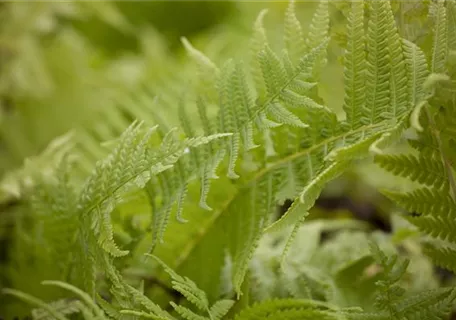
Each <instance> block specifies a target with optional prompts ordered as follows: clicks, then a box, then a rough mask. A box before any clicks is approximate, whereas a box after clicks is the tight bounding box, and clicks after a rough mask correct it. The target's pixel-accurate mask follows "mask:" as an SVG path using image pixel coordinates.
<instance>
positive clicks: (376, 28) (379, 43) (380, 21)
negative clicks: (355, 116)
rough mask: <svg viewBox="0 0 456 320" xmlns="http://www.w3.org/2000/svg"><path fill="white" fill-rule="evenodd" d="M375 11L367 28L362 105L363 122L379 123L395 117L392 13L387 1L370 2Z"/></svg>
mask: <svg viewBox="0 0 456 320" xmlns="http://www.w3.org/2000/svg"><path fill="white" fill-rule="evenodd" d="M369 5H370V9H371V10H370V11H369V12H370V13H371V14H372V16H371V18H370V19H369V23H368V31H367V50H368V53H367V74H366V105H365V107H364V109H363V118H362V123H364V124H367V123H376V122H379V121H381V120H384V119H388V118H391V117H392V114H391V113H390V112H389V110H388V106H389V105H390V97H389V88H390V85H389V78H390V70H391V62H390V56H389V50H388V30H389V29H392V28H394V26H392V25H391V19H389V16H390V15H392V12H391V10H389V9H390V8H389V5H388V4H387V1H375V2H370V3H369Z"/></svg>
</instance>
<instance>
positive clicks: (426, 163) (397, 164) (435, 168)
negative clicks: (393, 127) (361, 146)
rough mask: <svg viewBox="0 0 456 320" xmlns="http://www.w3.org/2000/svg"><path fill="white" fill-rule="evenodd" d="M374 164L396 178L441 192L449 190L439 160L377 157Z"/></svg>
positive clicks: (401, 155) (412, 157)
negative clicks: (402, 178)
mask: <svg viewBox="0 0 456 320" xmlns="http://www.w3.org/2000/svg"><path fill="white" fill-rule="evenodd" d="M375 162H376V163H377V164H378V165H379V166H380V167H382V168H384V169H385V170H387V171H389V172H391V173H392V174H394V175H396V176H400V177H404V178H408V179H410V180H411V181H416V182H418V183H421V184H424V185H426V186H428V187H434V188H436V189H441V190H442V192H447V191H448V190H449V185H448V179H447V177H446V175H445V174H444V167H443V164H442V161H441V160H440V159H435V158H429V157H424V156H419V157H417V156H414V155H406V154H399V155H379V156H377V157H375Z"/></svg>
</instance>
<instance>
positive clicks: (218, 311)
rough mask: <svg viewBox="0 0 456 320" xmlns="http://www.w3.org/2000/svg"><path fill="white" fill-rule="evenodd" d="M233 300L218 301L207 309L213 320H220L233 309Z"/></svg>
mask: <svg viewBox="0 0 456 320" xmlns="http://www.w3.org/2000/svg"><path fill="white" fill-rule="evenodd" d="M233 305H234V301H233V300H219V301H217V302H216V303H214V304H213V305H212V306H211V308H210V309H209V314H210V315H211V317H212V319H214V320H221V319H222V318H223V317H224V316H225V315H226V314H227V313H228V311H230V309H231V307H233Z"/></svg>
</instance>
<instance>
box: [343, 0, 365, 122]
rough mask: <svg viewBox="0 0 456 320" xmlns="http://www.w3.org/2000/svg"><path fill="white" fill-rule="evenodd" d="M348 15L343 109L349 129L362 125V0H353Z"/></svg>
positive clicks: (363, 41) (363, 96)
mask: <svg viewBox="0 0 456 320" xmlns="http://www.w3.org/2000/svg"><path fill="white" fill-rule="evenodd" d="M351 6H352V8H351V12H350V15H349V17H348V27H347V28H348V31H347V32H348V35H349V37H348V43H347V47H346V49H345V55H344V87H345V88H346V90H345V97H344V106H343V107H344V111H345V113H346V116H347V123H348V124H349V126H350V128H351V129H356V128H357V127H359V126H362V125H363V123H362V122H361V121H360V120H361V118H362V110H363V108H364V104H365V98H366V94H365V90H364V86H365V78H366V76H365V64H366V61H365V37H364V2H363V1H353V2H352V4H351Z"/></svg>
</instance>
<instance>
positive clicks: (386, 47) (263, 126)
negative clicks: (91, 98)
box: [2, 0, 456, 320]
mask: <svg viewBox="0 0 456 320" xmlns="http://www.w3.org/2000/svg"><path fill="white" fill-rule="evenodd" d="M423 6H427V8H428V9H429V18H428V20H429V22H430V25H432V34H430V36H429V39H430V40H431V41H429V43H430V44H428V43H427V42H426V41H424V42H423V43H424V44H422V43H417V42H416V43H415V42H414V41H413V40H415V39H412V38H410V37H408V33H407V30H406V29H405V28H404V26H403V21H399V22H397V21H396V20H397V15H400V14H402V13H403V11H401V10H402V9H403V7H402V5H398V4H397V3H396V2H390V1H387V0H379V1H353V2H344V3H342V4H338V5H336V8H335V9H336V10H338V11H337V12H338V14H341V15H342V20H344V21H345V27H344V28H345V30H346V31H345V34H346V36H345V38H346V39H345V40H344V41H341V42H342V43H343V44H342V46H343V48H342V49H343V55H342V65H343V77H342V78H343V87H344V96H343V103H342V111H343V113H344V115H342V116H341V115H340V114H339V113H338V112H336V111H335V110H333V109H331V108H329V107H328V106H327V103H326V102H325V101H324V99H322V98H321V95H320V91H321V83H322V81H323V80H322V77H323V74H322V72H323V71H324V70H325V68H326V67H327V64H328V60H329V57H328V55H327V51H328V47H329V48H333V47H334V46H335V44H334V43H333V41H331V39H332V37H333V33H334V32H333V30H332V28H331V23H330V21H331V19H332V18H333V11H334V10H333V9H334V8H333V7H332V4H331V3H330V2H329V1H326V0H321V1H320V2H318V4H317V5H316V9H315V13H314V15H313V18H312V19H311V21H310V23H309V26H308V28H307V29H308V32H307V34H306V33H305V32H304V30H303V27H302V26H301V24H300V22H299V20H298V18H297V14H296V4H295V3H294V2H293V1H291V2H290V3H289V4H288V6H287V8H286V9H285V20H284V36H283V40H284V41H283V42H284V45H283V46H282V47H283V48H282V49H281V50H276V47H277V46H276V44H275V43H274V42H273V41H271V39H269V37H268V36H267V32H266V27H265V19H266V18H267V12H268V11H267V10H263V11H261V12H260V13H259V15H258V17H257V19H256V21H255V23H254V28H253V36H252V38H251V43H250V47H249V48H250V56H249V57H248V58H247V59H245V58H246V57H243V58H244V59H243V60H244V61H242V60H238V59H229V60H228V61H226V62H224V63H218V62H215V60H214V59H210V58H209V57H208V56H206V55H205V54H204V53H203V52H202V51H200V50H198V49H197V48H196V46H195V45H193V44H192V43H191V42H190V41H189V40H188V39H187V38H184V37H183V38H182V39H181V40H182V44H183V47H184V48H185V50H186V52H187V54H188V57H189V59H190V60H191V61H192V63H194V65H195V69H196V71H197V72H196V75H194V76H193V77H192V78H191V79H188V83H187V84H186V85H183V84H182V83H181V84H179V85H175V86H163V87H159V89H160V90H155V89H154V90H152V91H148V88H147V87H146V88H144V87H141V88H138V89H137V90H134V91H133V93H129V94H124V92H122V93H121V94H114V95H113V96H111V97H110V99H108V98H107V97H106V96H103V99H101V100H102V101H109V104H108V106H107V107H106V108H104V109H102V110H100V111H99V112H97V113H96V115H97V117H95V121H93V123H91V122H89V125H87V126H85V127H84V126H83V127H78V128H76V130H75V132H74V136H73V137H72V138H69V137H68V136H64V138H61V139H60V140H56V142H54V143H53V144H51V146H50V147H49V149H48V152H45V153H44V154H43V155H42V156H41V157H38V158H37V160H34V161H33V160H32V161H29V162H28V163H27V165H26V166H24V168H22V169H20V170H17V171H15V172H12V173H10V174H9V176H8V177H7V179H5V180H4V182H3V184H2V188H3V190H4V191H5V194H6V196H5V197H4V198H5V199H8V200H9V199H11V198H15V199H16V200H18V201H19V203H20V205H19V206H17V208H16V212H15V215H17V218H16V226H15V233H14V237H13V242H12V249H11V250H10V252H11V257H10V258H9V259H10V262H9V264H8V265H7V266H6V270H7V273H8V276H9V278H10V282H11V283H12V284H13V287H15V289H5V290H4V292H5V293H7V294H10V295H14V296H16V297H18V298H21V299H23V300H25V301H27V302H29V303H31V304H33V305H35V306H36V307H37V308H38V309H37V310H34V311H33V312H32V315H33V317H34V318H50V319H55V318H57V319H66V318H67V315H69V314H73V313H77V314H78V316H81V317H83V318H84V319H110V318H113V319H126V318H128V319H130V318H131V319H139V318H152V319H190V320H193V319H210V320H217V319H222V318H234V319H258V318H265V317H267V318H271V319H430V318H435V319H441V318H442V319H444V317H446V316H448V315H449V314H450V313H451V311H452V308H453V306H454V299H455V297H456V296H455V291H454V288H452V287H439V286H438V285H437V284H436V285H435V287H431V286H430V285H429V283H428V285H429V287H427V286H424V285H423V286H419V285H416V286H411V285H410V282H412V283H413V282H414V281H417V282H418V277H419V276H418V273H416V272H415V273H413V272H408V273H407V267H408V262H407V260H403V259H399V258H398V255H397V252H400V248H399V249H396V248H395V243H394V241H393V239H391V237H389V236H386V235H382V234H379V233H378V232H377V233H372V232H370V231H367V230H366V229H367V228H366V227H365V225H363V224H360V223H355V222H353V223H343V222H340V221H335V222H334V224H332V223H331V222H330V221H328V220H323V221H307V220H308V219H312V215H311V214H309V213H310V212H311V211H312V207H313V206H314V205H315V201H316V200H317V198H318V197H319V196H320V194H321V193H322V191H323V190H324V188H325V187H326V186H327V185H328V183H329V182H330V181H332V180H334V179H336V178H337V177H338V176H340V175H342V174H344V173H345V172H348V171H350V170H356V167H357V165H359V164H360V163H362V162H361V161H362V160H366V159H369V158H370V156H371V154H374V155H375V162H376V163H378V164H379V165H380V166H381V167H383V168H385V169H387V170H389V171H391V172H393V173H394V174H396V175H400V176H403V177H405V178H406V179H408V180H411V181H412V182H418V183H419V184H421V185H423V186H422V187H420V188H418V189H415V190H412V191H408V192H407V193H404V192H393V191H385V192H384V193H385V194H386V195H387V196H388V197H389V198H390V199H392V200H393V201H395V202H397V203H399V204H400V205H403V206H404V207H405V208H406V209H407V210H408V211H410V212H413V214H411V215H409V216H406V219H407V220H408V221H409V222H411V223H412V224H413V225H415V226H417V227H418V230H419V231H420V232H421V233H423V234H427V235H429V236H430V238H431V239H426V242H425V243H424V244H421V243H418V244H417V243H415V242H413V243H414V247H413V248H421V245H423V248H424V251H425V252H426V253H428V255H429V256H430V257H431V258H432V261H435V263H436V264H437V265H440V266H443V267H446V268H448V269H450V270H452V271H454V270H456V267H455V265H456V264H455V263H453V258H452V255H453V253H454V250H455V249H454V248H453V245H454V243H453V242H454V238H455V234H456V230H453V228H452V226H453V225H454V223H453V222H452V218H453V216H452V214H453V213H454V211H455V209H454V208H455V201H456V193H455V192H456V188H455V182H454V181H455V179H454V177H453V176H454V161H455V159H456V156H455V153H454V146H455V145H454V142H455V141H454V137H453V136H454V133H455V130H454V125H455V123H454V119H455V116H456V113H455V110H456V109H455V108H454V90H455V88H454V85H453V82H454V80H453V69H454V63H453V61H452V60H453V58H454V45H455V41H454V40H455V39H456V34H455V30H456V27H455V26H454V21H455V20H454V17H455V10H456V5H455V2H454V1H453V0H447V1H440V0H439V1H435V2H430V3H428V4H423ZM398 8H399V9H398ZM396 10H398V11H396ZM395 13H397V15H395ZM428 64H429V66H430V67H428ZM190 80H191V81H190ZM176 88H177V89H176ZM154 92H155V93H156V92H158V94H154ZM175 106H177V107H175ZM173 107H174V108H175V109H174V113H176V116H175V117H173V116H168V117H164V112H161V110H163V109H166V108H169V109H172V108H173ZM170 118H171V119H170ZM132 119H139V120H141V121H142V122H139V123H138V122H136V121H132ZM100 120H103V121H100ZM169 120H170V121H169ZM143 123H145V124H146V125H147V127H150V129H145V128H144V125H143ZM410 124H411V126H410ZM172 125H177V126H179V127H180V130H179V129H173V126H172ZM120 132H123V133H122V134H121V135H120V137H117V134H118V133H120ZM154 132H156V133H157V134H155V135H153V133H154ZM414 134H415V135H414ZM403 136H404V137H406V138H407V139H408V140H409V142H410V146H411V147H412V149H413V151H412V152H411V154H402V153H401V154H399V155H389V154H388V153H387V151H386V150H387V148H388V147H391V146H395V147H400V149H401V150H404V148H407V147H405V146H402V145H401V141H402V140H401V139H402V137H403ZM62 141H64V143H62ZM68 141H71V142H72V143H73V145H71V146H70V145H68V144H67V142H68ZM286 204H287V205H286ZM285 206H286V211H285V212H284V213H283V214H279V210H278V208H283V207H285ZM309 216H310V218H308V217H309ZM353 229H355V230H353ZM335 230H337V231H338V232H335ZM323 232H325V233H331V236H330V240H328V241H326V242H324V241H323V240H322V239H323V236H322V233H323ZM333 233H334V234H333ZM312 237H313V238H312ZM411 240H412V241H416V239H411ZM320 241H322V243H320ZM368 243H371V245H370V246H368V245H367V244H368ZM306 245H307V248H306V247H305V246H306ZM402 245H403V244H402ZM296 246H297V247H296ZM380 248H382V249H380ZM409 249H410V248H409ZM415 250H416V249H415ZM420 250H421V249H419V250H418V252H420ZM151 253H152V254H153V255H152V257H151V256H150V254H151ZM410 254H411V253H410ZM290 255H291V257H290ZM411 255H412V254H411ZM412 256H413V255H412ZM418 256H419V257H420V258H421V260H419V261H421V262H419V264H420V266H421V267H423V268H426V270H427V271H426V272H427V273H426V274H427V277H429V279H433V281H435V283H437V282H438V281H437V280H436V279H435V275H434V274H433V273H432V272H431V271H429V270H430V267H429V266H430V264H429V261H428V260H425V259H424V258H423V257H422V256H421V255H419V254H418ZM151 258H152V259H151ZM415 258H416V257H415ZM412 261H413V260H412ZM416 261H418V260H416ZM163 271H164V272H163ZM166 274H167V275H166ZM24 275H29V276H30V278H28V279H25V278H24ZM51 277H52V278H53V279H54V280H53V281H49V280H48V279H51ZM407 277H409V279H408V280H407ZM410 278H411V280H410ZM43 280H44V282H43ZM148 281H149V282H150V283H149V284H146V283H147V282H148ZM40 283H43V284H48V285H54V287H55V290H49V291H46V292H47V293H46V294H43V295H42V298H43V300H41V299H37V298H34V296H33V295H37V294H39V293H40V292H41V289H40V288H41V286H39V284H40ZM138 287H139V289H138ZM411 287H413V288H414V289H411ZM62 289H67V291H66V292H65V291H62ZM19 290H20V291H19ZM68 291H69V292H72V293H73V294H75V295H76V296H77V298H76V299H74V298H73V297H70V295H69V293H68ZM24 292H30V293H33V295H31V294H29V293H24ZM375 296H376V298H375V299H374V297H375ZM363 298H365V300H367V302H366V301H363ZM44 300H49V301H53V302H50V303H47V302H45V301H44ZM168 302H169V303H168ZM169 306H171V308H169Z"/></svg>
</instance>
